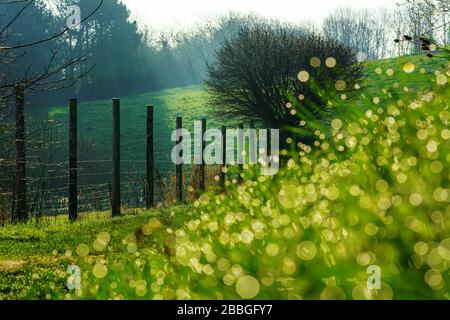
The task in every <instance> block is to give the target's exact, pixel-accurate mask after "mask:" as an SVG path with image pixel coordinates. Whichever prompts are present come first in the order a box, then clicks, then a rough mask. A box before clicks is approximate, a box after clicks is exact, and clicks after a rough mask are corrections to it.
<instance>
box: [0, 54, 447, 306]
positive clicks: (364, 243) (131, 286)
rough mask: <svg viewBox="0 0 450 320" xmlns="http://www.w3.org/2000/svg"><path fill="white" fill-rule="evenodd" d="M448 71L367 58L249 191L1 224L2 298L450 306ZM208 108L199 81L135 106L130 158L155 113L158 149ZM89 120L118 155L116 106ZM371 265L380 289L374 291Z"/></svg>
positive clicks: (408, 60)
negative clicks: (353, 82) (327, 113)
mask: <svg viewBox="0 0 450 320" xmlns="http://www.w3.org/2000/svg"><path fill="white" fill-rule="evenodd" d="M449 69H450V61H448V59H447V58H442V57H437V58H434V59H428V58H426V57H423V56H413V57H403V58H400V59H390V60H383V61H373V62H369V63H367V64H366V76H365V78H364V80H363V81H362V82H361V84H360V85H359V86H358V87H357V88H348V90H347V91H346V92H345V93H336V97H335V98H336V102H335V103H334V104H333V108H335V111H336V112H335V113H334V114H335V116H334V118H333V119H331V121H330V123H329V126H328V129H324V131H320V130H316V132H315V133H314V134H315V136H316V141H315V143H314V144H313V145H311V146H307V145H302V144H300V148H301V151H300V152H298V153H296V154H291V153H289V152H288V151H285V152H283V153H284V154H285V156H286V157H287V158H288V161H287V162H286V166H284V167H283V168H281V170H280V172H279V174H278V175H277V176H275V177H263V176H259V175H258V172H259V170H258V169H257V168H252V167H249V168H247V171H246V172H245V179H244V183H243V184H242V185H236V184H233V183H231V184H230V186H229V187H228V190H227V192H226V193H224V194H215V193H206V194H204V195H202V196H201V197H200V198H199V199H198V200H197V201H195V202H194V203H193V204H192V205H189V206H176V207H172V208H167V209H161V210H152V211H143V212H134V213H132V214H128V215H126V216H124V217H120V218H116V219H110V218H109V217H108V213H94V214H91V215H84V216H83V219H82V220H81V221H79V222H76V223H74V224H68V223H67V221H66V218H65V217H56V218H43V219H42V220H41V221H40V222H39V223H29V224H27V225H21V226H6V227H4V228H1V229H0V299H253V298H257V299H362V300H365V299H388V300H389V299H450V295H449V292H450V273H449V270H450V269H449V267H450V210H449V206H448V201H449V194H448V190H449V189H448V188H449V179H450V172H449V165H448V163H449V161H450V157H449V156H448V154H449V145H448V140H449V139H450V129H449V127H448V126H449V124H450V110H449V101H450V90H449V85H450V84H449V83H448V79H449V78H450V71H449ZM343 94H345V96H343ZM206 101H207V97H206V95H205V94H204V93H203V91H202V90H201V88H200V87H188V88H179V89H170V90H164V91H160V92H156V93H149V94H143V95H138V96H133V97H129V98H124V99H123V100H122V105H123V107H122V121H123V122H122V123H123V126H124V128H123V141H124V149H123V152H124V156H125V154H127V153H129V152H131V153H132V154H133V156H136V155H138V154H140V153H139V152H140V151H138V150H139V149H140V148H141V147H143V144H144V138H145V136H144V132H145V105H146V104H148V103H153V104H154V105H155V112H156V119H164V120H157V121H156V126H157V128H156V139H155V142H156V141H158V139H161V140H162V141H166V139H167V138H164V137H165V135H166V134H168V132H169V130H170V129H171V128H173V125H174V122H175V121H174V119H175V116H176V115H178V114H181V115H183V116H184V117H186V118H187V119H190V120H189V121H191V119H196V118H200V117H201V116H204V115H208V114H209V113H208V111H207V108H208V107H207V105H206ZM83 111H86V112H83ZM87 111H89V112H87ZM79 115H80V126H81V128H82V130H83V132H85V133H88V134H89V135H90V136H92V137H93V138H94V139H95V140H96V141H98V143H99V146H101V147H102V148H105V150H104V152H105V153H108V152H109V149H108V148H109V145H110V144H109V140H108V138H107V136H108V135H107V134H105V132H110V123H111V108H110V104H109V102H108V101H103V102H93V103H85V104H82V105H81V107H80V111H79ZM48 116H49V118H54V119H58V120H61V121H64V119H66V118H67V108H64V107H59V108H52V109H50V110H49V111H48ZM216 125H217V126H220V125H222V122H221V121H220V119H216V120H214V119H211V126H216ZM305 126H308V123H306V124H305ZM103 136H106V138H102V137H103ZM101 139H105V140H101ZM156 143H157V142H156ZM161 150H162V148H161ZM161 152H162V153H168V151H167V150H165V149H164V151H161ZM142 155H143V154H142ZM161 156H163V155H161ZM125 158H126V157H125ZM70 265H76V266H78V267H79V268H80V270H81V287H80V288H79V289H77V290H69V289H68V288H67V280H68V278H69V276H70V275H69V274H68V273H67V268H68V267H69V266H70ZM373 265H375V266H378V267H379V268H380V270H381V287H380V288H379V289H368V287H367V286H366V281H367V277H368V273H367V269H368V267H369V266H373Z"/></svg>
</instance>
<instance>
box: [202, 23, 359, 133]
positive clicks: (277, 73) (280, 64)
mask: <svg viewBox="0 0 450 320" xmlns="http://www.w3.org/2000/svg"><path fill="white" fill-rule="evenodd" d="M312 57H314V60H311V58H312ZM329 57H332V58H334V60H333V59H332V60H329V61H328V62H333V61H337V65H336V66H333V67H327V66H326V65H325V62H326V61H327V58H329ZM328 65H330V66H332V64H330V63H329V64H328ZM300 71H306V72H307V74H306V73H304V74H302V75H307V76H309V77H310V78H314V79H315V81H314V83H313V82H311V81H310V82H301V81H299V79H298V75H299V72H300ZM360 74H361V66H360V65H359V64H358V63H357V61H356V52H355V51H354V50H353V49H350V48H346V47H344V46H343V45H341V44H340V43H338V42H337V41H334V40H325V39H324V38H322V37H321V36H319V35H317V34H314V33H312V32H309V31H307V30H306V29H303V28H299V27H294V26H290V25H284V24H280V23H277V22H273V21H262V20H257V19H253V20H251V22H249V23H248V24H245V25H243V26H241V29H240V31H239V32H238V33H237V35H236V36H235V37H233V38H231V39H227V40H225V41H224V43H223V45H222V47H221V48H220V49H219V50H218V52H217V61H216V63H215V64H213V65H210V66H209V67H208V79H207V80H206V86H207V90H208V91H209V93H210V94H211V96H212V98H211V104H212V105H214V106H215V107H216V110H217V112H218V113H219V114H220V115H221V116H227V117H247V118H254V119H259V120H262V121H263V122H264V123H265V124H266V125H269V126H272V127H274V128H283V127H285V126H290V125H297V124H298V122H299V119H295V118H293V117H292V116H291V115H290V110H288V109H287V108H286V103H287V102H288V101H287V98H286V97H288V96H290V95H295V96H296V97H297V96H298V94H299V93H301V94H302V95H303V96H304V99H303V97H302V99H303V102H304V103H303V104H304V105H305V106H306V108H308V109H310V111H312V112H313V114H314V115H315V116H316V117H317V118H319V119H320V118H322V116H323V115H322V114H321V110H325V109H326V105H327V98H326V95H325V94H324V93H325V90H326V89H327V88H329V87H330V86H332V87H334V85H335V81H337V80H338V79H341V80H345V81H346V82H347V83H352V82H353V81H354V79H356V78H359V76H360Z"/></svg>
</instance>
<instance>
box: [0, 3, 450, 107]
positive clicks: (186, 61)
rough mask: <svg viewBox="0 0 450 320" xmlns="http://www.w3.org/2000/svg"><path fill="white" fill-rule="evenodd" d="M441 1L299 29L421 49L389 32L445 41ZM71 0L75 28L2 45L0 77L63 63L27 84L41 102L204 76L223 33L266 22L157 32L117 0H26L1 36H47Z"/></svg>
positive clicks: (373, 46)
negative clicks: (6, 49) (8, 49)
mask: <svg viewBox="0 0 450 320" xmlns="http://www.w3.org/2000/svg"><path fill="white" fill-rule="evenodd" d="M101 2H103V3H102V5H101V6H100V8H99V10H98V11H95V13H94V14H92V13H93V12H94V10H95V8H96V6H98V5H99V3H101ZM430 3H435V6H431V5H430ZM446 3H447V2H445V1H441V0H427V1H424V0H409V1H406V2H405V5H403V6H401V7H399V8H398V10H396V11H392V12H391V11H387V10H378V11H368V10H365V9H356V10H355V9H345V8H343V9H340V10H336V11H334V12H332V13H330V15H329V16H328V17H327V18H326V19H325V20H324V21H323V23H322V25H321V26H312V27H307V26H303V28H305V29H308V28H309V29H310V30H311V29H312V31H314V32H315V33H319V34H321V35H322V36H323V37H324V38H325V39H329V40H333V41H337V42H340V43H341V44H342V45H344V46H345V47H349V48H352V49H355V50H357V52H359V55H358V58H359V59H360V60H364V59H380V58H386V57H392V56H397V55H404V54H410V53H414V52H417V51H419V50H420V49H421V48H420V47H419V46H418V45H417V44H414V43H405V42H402V43H397V45H396V44H395V43H394V39H396V38H402V37H403V35H404V34H410V35H412V36H416V35H421V34H426V35H427V36H429V37H432V38H437V39H439V41H441V42H443V43H449V42H450V31H449V28H448V26H449V24H448V22H449V21H450V18H449V11H450V10H448V8H447V7H448V4H446ZM72 5H76V6H79V8H80V9H81V19H82V20H83V22H82V23H81V25H80V26H79V28H77V29H73V30H69V31H68V32H65V33H64V34H63V35H61V36H58V37H55V38H54V39H51V41H46V42H44V43H39V44H36V45H33V46H24V48H23V49H22V50H14V53H13V56H10V55H9V54H2V53H1V52H0V57H1V60H2V69H1V70H0V75H1V77H0V79H8V81H11V79H12V80H13V81H15V82H21V81H22V79H30V77H31V78H32V75H33V74H35V75H40V74H45V73H46V71H47V70H52V67H53V68H54V66H60V67H58V68H60V72H55V76H53V77H52V80H51V81H38V82H37V83H38V84H34V83H31V84H29V85H27V89H28V91H29V92H36V99H35V100H36V101H39V103H40V104H41V105H42V104H50V103H56V102H63V101H66V99H67V98H68V97H69V96H76V97H78V98H80V99H83V100H95V99H102V98H110V97H111V96H124V95H130V94H134V93H138V92H144V91H149V90H157V89H162V88H168V87H177V86H185V85H189V84H198V83H202V82H203V81H204V80H205V78H206V77H207V65H208V64H213V63H214V62H215V61H216V53H217V51H218V50H219V49H220V48H221V46H222V45H223V43H224V40H225V39H231V38H232V37H233V36H234V35H237V33H238V31H239V30H242V28H243V27H244V26H247V25H248V24H249V23H253V22H254V21H255V20H266V21H268V22H270V21H271V20H267V19H262V18H258V17H256V16H254V15H240V14H233V13H230V14H228V15H225V16H222V17H219V18H215V19H211V20H207V21H204V22H203V23H202V24H200V25H199V26H198V27H196V28H193V29H191V30H185V31H180V32H168V33H156V32H154V31H152V30H151V29H149V28H147V27H145V26H138V25H137V23H136V22H135V21H133V20H132V19H131V18H130V12H129V10H128V9H127V7H126V6H125V5H124V4H123V3H122V2H121V1H120V0H103V1H102V0H58V1H49V0H26V1H13V2H8V3H2V5H0V26H1V28H2V29H4V30H6V31H5V32H3V31H4V30H3V31H2V37H1V38H3V39H0V40H2V42H6V43H7V44H8V45H11V44H13V45H18V44H22V43H30V42H33V41H38V40H39V39H42V38H48V37H52V35H54V34H58V32H59V31H60V30H61V29H64V28H65V27H66V24H67V21H68V18H69V17H70V15H71V12H70V10H69V9H70V8H71V6H72ZM19 12H20V14H19V15H18V13H19ZM16 16H17V18H16ZM85 19H86V20H85ZM11 21H13V23H9V22H11ZM272 23H277V22H275V21H272ZM0 45H1V44H0ZM8 60H9V62H10V63H8ZM67 61H70V62H71V63H66V62H67ZM12 62H13V63H12ZM58 68H56V69H58ZM58 77H59V78H60V79H58ZM63 79H73V81H71V82H67V81H63ZM59 80H61V81H59ZM63 82H64V85H62V83H63ZM0 85H1V84H0ZM61 89H62V90H61ZM49 92H51V94H49Z"/></svg>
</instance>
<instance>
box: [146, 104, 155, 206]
mask: <svg viewBox="0 0 450 320" xmlns="http://www.w3.org/2000/svg"><path fill="white" fill-rule="evenodd" d="M153 161H154V156H153V106H151V105H149V106H147V183H146V187H147V188H146V190H147V194H146V203H147V209H150V208H151V207H154V206H155V195H154V181H153V180H154V179H153V171H154V163H153Z"/></svg>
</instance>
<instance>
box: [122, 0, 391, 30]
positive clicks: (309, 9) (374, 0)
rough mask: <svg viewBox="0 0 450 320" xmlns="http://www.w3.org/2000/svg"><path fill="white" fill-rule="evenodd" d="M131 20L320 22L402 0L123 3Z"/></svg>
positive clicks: (154, 23) (156, 23)
mask: <svg viewBox="0 0 450 320" xmlns="http://www.w3.org/2000/svg"><path fill="white" fill-rule="evenodd" d="M122 1H123V2H124V3H125V4H126V5H127V6H128V8H129V9H130V10H131V14H132V18H133V19H137V20H138V22H139V23H145V24H147V25H148V26H150V27H152V28H153V29H155V30H159V31H162V30H164V29H167V28H169V29H175V30H177V29H182V28H185V27H190V26H194V25H195V24H196V23H197V22H201V21H202V20H203V19H204V18H207V17H211V16H215V15H219V14H223V13H227V12H229V11H237V12H242V13H249V12H253V13H257V14H259V15H262V16H265V17H271V18H278V19H282V20H285V21H289V22H301V21H311V22H316V23H320V22H321V21H322V19H323V18H324V17H325V16H326V15H327V14H328V13H329V12H330V11H332V10H333V9H335V8H338V7H354V8H369V9H370V8H378V7H385V8H394V7H395V4H396V3H397V2H398V1H399V0H122Z"/></svg>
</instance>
